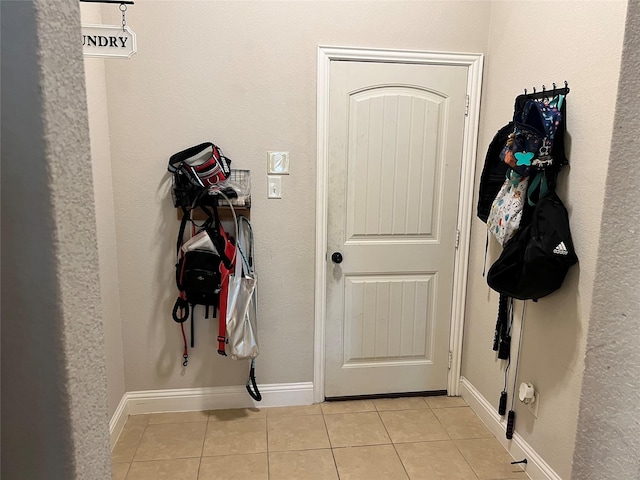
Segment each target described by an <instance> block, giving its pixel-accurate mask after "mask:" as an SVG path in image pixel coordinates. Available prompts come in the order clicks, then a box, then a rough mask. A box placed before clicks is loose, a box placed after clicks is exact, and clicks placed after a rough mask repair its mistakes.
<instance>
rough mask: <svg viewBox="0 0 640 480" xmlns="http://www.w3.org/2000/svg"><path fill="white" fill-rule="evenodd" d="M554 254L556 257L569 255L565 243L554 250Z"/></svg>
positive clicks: (561, 243)
mask: <svg viewBox="0 0 640 480" xmlns="http://www.w3.org/2000/svg"><path fill="white" fill-rule="evenodd" d="M553 253H555V254H556V255H569V250H567V247H566V246H565V244H564V242H560V243H559V244H558V246H557V247H556V248H554V249H553Z"/></svg>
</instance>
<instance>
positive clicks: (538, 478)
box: [460, 377, 562, 480]
mask: <svg viewBox="0 0 640 480" xmlns="http://www.w3.org/2000/svg"><path fill="white" fill-rule="evenodd" d="M460 387H461V388H460V393H461V395H462V398H463V399H464V400H465V401H466V402H467V404H468V405H469V406H470V407H471V409H472V410H473V411H474V412H475V413H476V415H478V417H479V418H480V419H481V420H482V421H483V422H484V423H485V425H486V426H487V427H488V428H489V430H491V432H492V433H493V434H494V435H495V437H496V439H497V440H498V441H499V442H500V443H501V444H502V446H503V447H504V448H505V449H506V450H507V452H509V454H510V455H511V456H512V457H513V458H514V459H517V460H521V459H523V458H526V459H527V460H528V463H527V465H526V468H525V471H526V473H527V475H529V477H530V478H531V479H532V480H562V478H561V477H560V475H558V474H557V473H556V472H555V471H554V470H553V469H552V468H551V467H550V466H549V465H548V464H547V463H546V462H545V461H544V459H543V458H542V457H541V456H540V455H539V454H538V453H537V452H536V451H535V450H534V449H533V448H532V447H531V445H529V444H528V443H527V442H526V441H525V440H524V439H523V438H522V437H521V436H520V435H519V434H518V432H514V434H513V439H511V440H507V439H506V437H505V435H504V432H505V429H506V426H507V421H506V418H504V417H501V416H500V415H498V411H497V410H496V408H495V407H494V406H493V405H491V403H489V401H487V399H486V398H484V397H483V396H482V394H481V393H480V392H479V391H478V390H477V389H476V388H475V387H474V386H473V385H472V384H471V382H469V380H467V379H466V378H464V377H461V378H460Z"/></svg>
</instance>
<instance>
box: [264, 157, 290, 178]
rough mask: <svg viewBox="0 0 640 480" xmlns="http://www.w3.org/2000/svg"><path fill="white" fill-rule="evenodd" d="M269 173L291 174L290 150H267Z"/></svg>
mask: <svg viewBox="0 0 640 480" xmlns="http://www.w3.org/2000/svg"><path fill="white" fill-rule="evenodd" d="M267 174H269V175H289V152H267Z"/></svg>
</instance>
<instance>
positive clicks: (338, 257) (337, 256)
mask: <svg viewBox="0 0 640 480" xmlns="http://www.w3.org/2000/svg"><path fill="white" fill-rule="evenodd" d="M331 261H332V262H333V263H342V254H341V253H340V252H333V253H332V254H331Z"/></svg>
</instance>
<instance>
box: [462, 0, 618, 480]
mask: <svg viewBox="0 0 640 480" xmlns="http://www.w3.org/2000/svg"><path fill="white" fill-rule="evenodd" d="M625 10H626V2H553V6H551V4H550V3H548V2H492V6H491V25H490V31H489V48H488V55H487V60H486V63H485V65H486V68H485V77H484V91H483V102H482V117H481V131H480V142H479V146H478V147H479V152H480V153H479V156H478V170H477V171H478V174H479V173H480V171H481V165H482V163H483V162H484V154H485V152H486V148H487V146H488V144H489V142H490V141H491V138H492V137H493V134H494V133H495V132H496V131H497V130H498V129H499V128H500V127H502V126H503V125H504V124H506V123H507V122H508V121H509V119H510V117H511V115H512V108H513V101H514V98H515V96H516V95H518V94H519V93H521V92H522V90H523V88H528V89H529V90H531V88H532V87H533V86H537V88H540V86H541V85H543V84H545V85H547V86H550V84H551V82H556V83H558V84H562V82H563V81H564V80H567V81H568V82H569V86H570V88H571V93H570V94H569V96H568V97H567V102H568V103H567V132H568V137H569V138H568V139H567V140H568V142H567V146H568V147H569V152H568V153H569V162H570V166H569V167H568V168H566V169H565V170H566V171H565V172H563V174H562V175H561V177H560V180H559V193H560V196H561V197H562V199H563V200H564V201H565V204H566V206H567V209H568V210H569V215H570V219H571V228H572V235H573V240H574V243H575V245H576V250H577V253H578V256H579V257H580V263H579V265H577V266H575V267H573V268H572V269H571V271H570V272H569V275H568V276H567V279H566V280H565V284H564V285H563V287H562V289H561V290H560V291H558V292H556V293H555V294H553V295H551V296H549V297H546V298H544V299H542V300H540V301H539V302H538V303H533V302H528V306H527V313H526V323H525V327H524V338H523V344H522V355H521V358H520V372H519V375H518V378H519V381H524V380H526V381H530V382H532V383H533V384H534V385H535V386H536V388H537V389H538V391H539V392H540V396H541V402H540V406H539V416H538V419H537V420H535V419H534V418H533V416H532V415H531V414H530V413H529V412H527V411H526V409H525V408H524V405H522V404H520V403H519V402H516V403H517V405H516V431H517V432H518V433H520V434H521V435H522V436H523V438H524V439H525V440H526V441H527V442H528V443H529V444H530V445H531V446H532V447H533V448H534V449H535V450H536V451H537V452H538V453H539V454H540V455H541V456H542V457H543V458H544V459H545V460H546V461H547V463H549V465H550V466H551V467H552V468H554V469H555V471H556V472H557V473H558V474H560V476H561V477H562V478H570V473H571V458H572V454H573V449H574V438H575V432H576V424H577V414H578V403H579V399H580V388H581V381H582V371H583V368H584V355H585V343H586V332H587V326H588V321H589V315H590V310H591V303H592V290H593V286H594V277H595V271H596V258H597V253H598V239H599V229H600V219H601V212H602V205H603V199H604V186H605V178H606V173H607V163H608V158H609V146H610V143H611V135H612V129H613V118H614V110H615V100H616V91H617V82H618V74H619V68H620V55H621V49H622V40H623V32H624V21H625ZM485 234H486V227H485V225H484V224H483V223H482V222H481V221H480V220H478V219H477V218H476V219H475V220H474V222H473V225H472V239H471V257H470V268H469V272H470V275H469V280H468V290H467V291H468V297H467V307H466V322H467V323H466V328H465V339H464V353H463V367H462V374H463V376H465V377H466V378H467V379H469V380H470V382H471V383H472V384H473V385H474V386H475V387H476V388H477V389H478V390H479V391H480V392H481V393H482V395H483V396H485V398H487V399H488V400H489V401H491V402H493V403H494V405H495V406H496V408H497V403H498V398H499V394H500V391H501V390H502V385H503V370H502V368H501V367H502V362H499V361H498V360H497V359H496V356H495V353H494V352H493V351H492V350H491V344H492V339H493V330H494V326H495V321H496V314H497V302H498V295H497V294H496V293H495V292H492V291H491V290H490V289H489V288H488V287H487V284H486V281H485V279H484V278H483V277H482V274H481V272H482V264H483V256H484V245H485ZM499 250H500V247H499V246H498V245H497V243H496V242H495V241H493V240H492V241H491V243H490V249H489V256H488V260H487V262H488V265H489V266H490V265H491V263H492V262H493V260H495V259H496V258H497V256H498V255H499ZM520 308H521V303H520V302H518V303H517V311H518V314H517V315H516V317H517V318H516V322H515V323H516V329H515V332H514V338H517V334H518V332H519V328H518V325H519V321H520V320H519V318H520ZM514 350H515V348H514Z"/></svg>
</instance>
